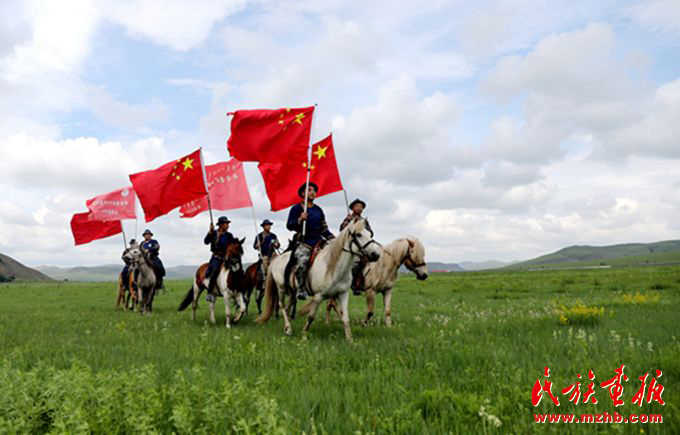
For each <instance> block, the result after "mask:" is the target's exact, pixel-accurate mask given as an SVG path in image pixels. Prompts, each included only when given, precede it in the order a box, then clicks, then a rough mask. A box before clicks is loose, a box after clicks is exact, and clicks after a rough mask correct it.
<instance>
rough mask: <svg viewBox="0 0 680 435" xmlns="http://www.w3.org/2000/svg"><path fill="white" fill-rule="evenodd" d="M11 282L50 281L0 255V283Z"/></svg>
mask: <svg viewBox="0 0 680 435" xmlns="http://www.w3.org/2000/svg"><path fill="white" fill-rule="evenodd" d="M12 281H51V279H50V278H49V277H48V276H47V275H45V274H43V273H41V272H39V271H37V270H35V269H31V268H30V267H28V266H24V265H23V264H21V263H19V262H18V261H16V260H15V259H13V258H12V257H9V256H7V255H4V254H0V282H12Z"/></svg>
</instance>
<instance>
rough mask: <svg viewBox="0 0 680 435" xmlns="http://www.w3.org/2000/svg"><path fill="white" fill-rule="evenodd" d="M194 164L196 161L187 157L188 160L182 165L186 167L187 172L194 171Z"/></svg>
mask: <svg viewBox="0 0 680 435" xmlns="http://www.w3.org/2000/svg"><path fill="white" fill-rule="evenodd" d="M193 163H194V159H190V158H189V157H187V159H186V160H185V161H183V162H182V164H183V165H184V170H185V171H186V170H187V169H194V167H193Z"/></svg>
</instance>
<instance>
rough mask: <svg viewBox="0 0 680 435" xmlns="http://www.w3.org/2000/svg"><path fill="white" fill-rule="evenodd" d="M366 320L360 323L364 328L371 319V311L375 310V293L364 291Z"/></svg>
mask: <svg viewBox="0 0 680 435" xmlns="http://www.w3.org/2000/svg"><path fill="white" fill-rule="evenodd" d="M366 305H367V308H366V318H365V319H364V321H363V322H362V323H363V324H364V326H368V323H369V322H370V321H371V317H373V309H374V308H375V291H374V290H369V289H367V290H366Z"/></svg>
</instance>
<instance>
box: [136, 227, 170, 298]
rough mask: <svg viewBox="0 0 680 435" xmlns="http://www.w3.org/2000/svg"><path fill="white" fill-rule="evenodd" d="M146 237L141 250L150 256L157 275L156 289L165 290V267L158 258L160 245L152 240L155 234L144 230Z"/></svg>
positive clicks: (143, 234)
mask: <svg viewBox="0 0 680 435" xmlns="http://www.w3.org/2000/svg"><path fill="white" fill-rule="evenodd" d="M142 236H144V241H143V242H142V245H141V246H140V248H141V249H142V251H144V252H147V253H148V254H149V261H150V262H151V266H152V267H153V271H154V272H155V273H156V289H161V288H163V277H164V276H165V267H163V262H162V261H161V259H160V258H159V257H158V251H159V250H160V249H161V245H160V243H158V242H157V241H156V240H155V239H152V238H151V237H153V233H152V232H151V231H149V230H148V229H147V230H144V232H143V233H142Z"/></svg>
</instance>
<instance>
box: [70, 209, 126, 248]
mask: <svg viewBox="0 0 680 435" xmlns="http://www.w3.org/2000/svg"><path fill="white" fill-rule="evenodd" d="M91 214H92V212H87V213H76V214H74V215H73V217H72V218H71V232H72V233H73V240H74V241H75V243H76V246H77V245H82V244H84V243H90V242H91V241H93V240H97V239H103V238H105V237H109V236H113V235H114V234H118V233H120V232H121V231H123V227H122V225H121V224H120V221H96V220H92V219H90V217H91V216H90V215H91Z"/></svg>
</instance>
